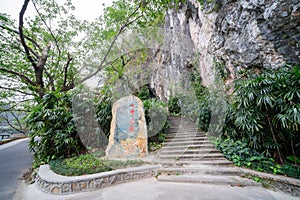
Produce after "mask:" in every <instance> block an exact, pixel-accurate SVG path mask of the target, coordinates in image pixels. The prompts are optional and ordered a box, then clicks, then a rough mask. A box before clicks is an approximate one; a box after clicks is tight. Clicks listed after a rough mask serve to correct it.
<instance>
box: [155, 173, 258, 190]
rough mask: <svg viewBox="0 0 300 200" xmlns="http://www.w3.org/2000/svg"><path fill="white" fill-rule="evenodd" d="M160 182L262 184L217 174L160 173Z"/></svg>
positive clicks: (234, 184)
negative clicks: (171, 174)
mask: <svg viewBox="0 0 300 200" xmlns="http://www.w3.org/2000/svg"><path fill="white" fill-rule="evenodd" d="M157 180H158V181H160V182H175V183H203V184H213V185H231V186H239V187H243V186H261V183H257V182H255V181H252V180H250V179H246V178H241V177H239V176H215V175H198V176H194V175H178V176H176V175H175V176H167V175H160V176H158V178H157Z"/></svg>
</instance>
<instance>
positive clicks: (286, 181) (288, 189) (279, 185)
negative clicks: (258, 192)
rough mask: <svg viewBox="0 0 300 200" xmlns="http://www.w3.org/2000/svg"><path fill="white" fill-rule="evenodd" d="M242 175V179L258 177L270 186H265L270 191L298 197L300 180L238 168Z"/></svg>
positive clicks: (299, 195)
mask: <svg viewBox="0 0 300 200" xmlns="http://www.w3.org/2000/svg"><path fill="white" fill-rule="evenodd" d="M240 170H241V172H242V174H241V176H244V177H247V176H248V177H249V176H252V177H258V178H261V179H263V180H266V181H268V182H270V184H267V187H270V188H272V189H274V190H275V191H276V190H279V191H282V192H285V193H288V194H291V195H293V196H297V197H300V179H296V178H290V177H285V176H280V175H273V174H268V173H263V172H257V171H254V170H251V169H245V168H240Z"/></svg>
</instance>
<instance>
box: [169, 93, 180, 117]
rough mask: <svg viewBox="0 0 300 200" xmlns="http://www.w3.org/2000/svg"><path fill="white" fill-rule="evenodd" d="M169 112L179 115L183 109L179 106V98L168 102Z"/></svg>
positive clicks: (173, 98) (174, 97)
mask: <svg viewBox="0 0 300 200" xmlns="http://www.w3.org/2000/svg"><path fill="white" fill-rule="evenodd" d="M168 108H169V112H170V113H171V114H173V115H179V114H180V112H181V107H180V105H179V98H178V97H177V96H173V97H170V99H169V101H168Z"/></svg>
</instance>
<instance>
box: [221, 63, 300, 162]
mask: <svg viewBox="0 0 300 200" xmlns="http://www.w3.org/2000/svg"><path fill="white" fill-rule="evenodd" d="M234 94H235V100H234V103H233V107H232V109H231V113H229V117H228V119H227V122H229V123H228V124H227V126H229V125H233V126H234V127H235V128H233V129H236V131H235V132H234V135H235V136H234V137H237V138H243V140H245V141H246V142H247V143H248V144H249V146H250V147H251V148H254V149H256V150H257V151H259V152H263V153H264V154H265V155H267V156H271V155H273V156H274V155H275V156H274V157H275V158H276V159H279V161H280V162H283V161H284V158H285V157H286V156H288V155H291V154H296V155H300V152H299V151H297V150H294V149H297V148H296V145H297V143H299V141H300V136H299V134H297V132H298V131H299V125H300V114H299V113H300V76H299V67H297V66H295V67H290V66H286V67H282V68H280V69H279V70H277V71H274V70H273V71H264V72H262V73H261V74H255V73H244V74H243V77H242V78H241V79H239V80H237V81H236V82H235V92H234ZM229 119H230V120H231V121H230V120H229ZM237 133H238V134H237ZM228 134H229V135H230V134H231V133H230V132H228Z"/></svg>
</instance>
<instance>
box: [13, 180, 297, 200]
mask: <svg viewBox="0 0 300 200" xmlns="http://www.w3.org/2000/svg"><path fill="white" fill-rule="evenodd" d="M21 199H22V200H81V199H92V200H202V199H203V200H204V199H205V200H240V199H241V200H298V199H299V198H296V197H292V196H290V195H287V194H284V193H281V192H274V191H270V190H266V189H263V188H261V187H231V186H228V185H208V184H188V183H164V182H158V181H156V179H155V178H148V179H143V180H139V181H135V182H130V183H125V184H124V183H123V184H119V185H115V186H111V187H107V188H104V189H101V190H98V191H92V192H84V193H78V194H70V195H61V196H56V195H51V194H46V193H44V192H41V191H39V190H38V189H37V188H36V186H35V185H29V186H27V185H26V184H25V183H23V184H22V185H20V187H19V189H18V191H17V194H16V196H15V197H14V199H13V200H21Z"/></svg>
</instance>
